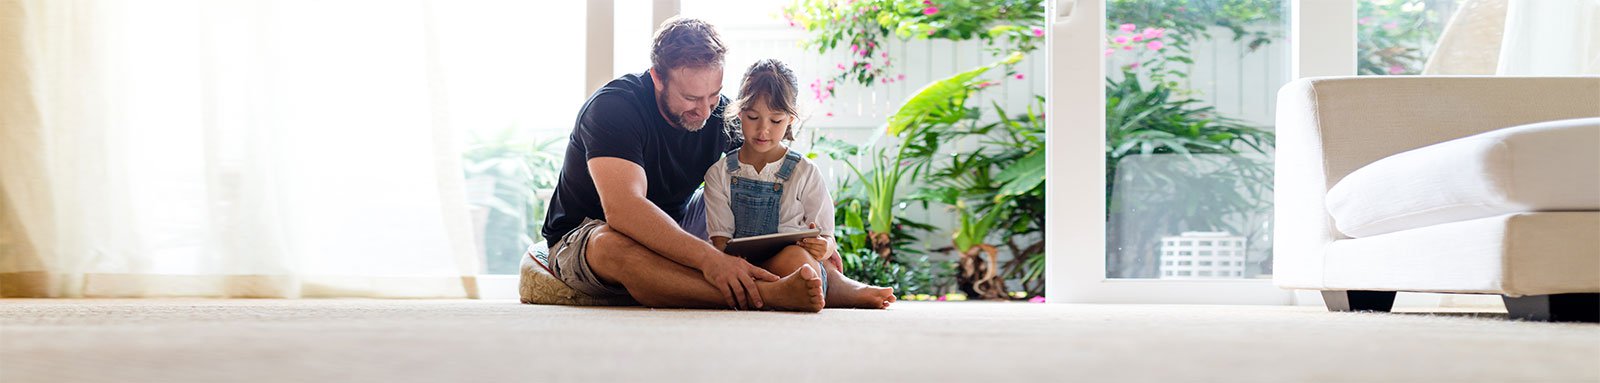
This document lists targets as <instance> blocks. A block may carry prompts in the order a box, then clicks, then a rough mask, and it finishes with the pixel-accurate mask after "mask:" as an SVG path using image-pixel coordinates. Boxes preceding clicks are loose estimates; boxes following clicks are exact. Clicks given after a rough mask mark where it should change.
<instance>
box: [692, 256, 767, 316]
mask: <svg viewBox="0 0 1600 383" xmlns="http://www.w3.org/2000/svg"><path fill="white" fill-rule="evenodd" d="M700 273H701V274H704V275H705V278H706V282H711V286H713V287H716V288H717V289H718V290H722V297H723V298H724V299H726V300H727V301H728V307H730V308H742V309H759V308H761V307H762V306H764V304H763V303H762V302H761V293H760V292H759V291H758V290H756V280H762V281H767V282H773V281H777V280H778V276H777V275H773V274H772V273H769V272H767V271H766V270H762V269H761V268H760V267H756V266H755V265H751V264H750V262H746V261H745V260H744V258H739V257H735V256H732V255H727V254H717V255H713V256H711V257H709V258H708V260H707V261H706V263H705V264H704V265H701V267H700Z"/></svg>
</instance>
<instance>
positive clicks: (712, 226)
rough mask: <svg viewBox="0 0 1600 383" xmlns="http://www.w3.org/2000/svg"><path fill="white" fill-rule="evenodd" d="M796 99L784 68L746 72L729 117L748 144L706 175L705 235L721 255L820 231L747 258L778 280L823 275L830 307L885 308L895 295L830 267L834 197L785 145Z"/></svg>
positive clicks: (737, 136)
mask: <svg viewBox="0 0 1600 383" xmlns="http://www.w3.org/2000/svg"><path fill="white" fill-rule="evenodd" d="M798 98H799V89H798V81H796V80H795V76H794V72H793V71H791V70H789V67H788V66H785V65H784V64H783V63H782V62H779V61H777V60H771V59H767V60H761V61H757V62H756V63H755V64H754V65H751V66H750V69H749V70H748V71H746V72H745V74H744V83H743V84H742V85H740V87H739V98H738V99H737V100H735V101H734V102H733V103H731V104H729V105H728V107H727V109H726V113H727V115H726V116H725V117H724V119H725V121H727V123H726V126H728V134H729V135H731V136H732V137H733V138H734V140H735V141H740V140H742V141H743V142H744V145H743V146H742V147H741V148H739V149H736V150H734V151H733V152H730V153H728V156H727V158H725V159H724V160H723V161H721V162H719V163H717V164H716V165H712V166H711V169H710V170H708V171H706V177H705V180H706V185H705V204H706V227H707V229H708V230H707V234H710V236H711V242H712V244H713V245H715V246H716V247H717V249H718V250H721V249H724V248H726V247H727V245H728V240H729V239H731V238H741V237H748V236H756V235H764V234H772V233H785V232H795V231H804V230H808V229H812V228H815V229H820V230H821V231H822V235H820V236H817V237H815V238H806V239H804V240H802V241H800V242H798V243H795V244H794V245H790V246H789V247H787V248H784V249H783V251H781V252H779V253H778V254H775V255H773V256H771V257H768V258H765V259H748V260H749V261H750V263H751V264H754V265H756V266H760V267H761V268H763V269H766V270H767V271H771V272H772V273H773V274H777V275H789V274H790V273H793V272H795V271H796V270H799V269H800V268H803V267H811V268H816V269H817V270H821V271H822V272H821V275H822V280H823V299H824V302H825V307H854V308H871V309H882V308H887V307H889V304H890V303H893V302H894V300H895V298H894V290H893V289H890V288H884V287H875V286H869V285H866V284H863V283H861V282H857V281H854V280H851V279H849V278H847V277H845V276H844V274H841V273H840V272H839V268H838V266H837V264H838V262H827V260H828V258H829V257H836V256H837V255H836V246H835V245H834V241H833V198H832V197H830V196H829V195H828V186H827V184H826V183H825V182H823V179H822V174H821V173H820V172H818V171H817V167H816V165H814V164H812V163H811V161H809V160H807V159H805V157H804V156H801V155H800V154H799V153H795V152H794V151H791V150H789V149H788V148H787V147H785V146H784V145H783V142H784V141H794V130H795V123H796V120H797V119H798V118H799V112H798V108H797V107H796V104H797V103H798Z"/></svg>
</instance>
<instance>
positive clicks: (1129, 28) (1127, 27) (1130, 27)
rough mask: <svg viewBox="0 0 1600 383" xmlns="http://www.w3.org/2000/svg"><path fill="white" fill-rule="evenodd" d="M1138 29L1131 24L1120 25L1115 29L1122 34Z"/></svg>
mask: <svg viewBox="0 0 1600 383" xmlns="http://www.w3.org/2000/svg"><path fill="white" fill-rule="evenodd" d="M1138 28H1139V27H1136V26H1134V25H1133V24H1122V25H1120V26H1117V29H1118V30H1121V31H1123V32H1133V30H1135V29H1138Z"/></svg>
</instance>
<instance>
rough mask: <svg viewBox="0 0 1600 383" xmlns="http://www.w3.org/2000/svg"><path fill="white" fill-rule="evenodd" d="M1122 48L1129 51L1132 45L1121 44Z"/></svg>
mask: <svg viewBox="0 0 1600 383" xmlns="http://www.w3.org/2000/svg"><path fill="white" fill-rule="evenodd" d="M1122 50H1125V51H1131V50H1133V46H1132V45H1123V46H1122Z"/></svg>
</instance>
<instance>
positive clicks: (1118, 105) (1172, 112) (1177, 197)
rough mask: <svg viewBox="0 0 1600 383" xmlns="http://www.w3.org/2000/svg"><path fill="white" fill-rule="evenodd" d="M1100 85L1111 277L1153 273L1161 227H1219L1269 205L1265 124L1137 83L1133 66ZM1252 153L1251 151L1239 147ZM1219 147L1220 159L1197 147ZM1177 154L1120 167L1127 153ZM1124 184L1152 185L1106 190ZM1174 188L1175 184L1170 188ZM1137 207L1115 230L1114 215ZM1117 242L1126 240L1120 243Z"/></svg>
mask: <svg viewBox="0 0 1600 383" xmlns="http://www.w3.org/2000/svg"><path fill="white" fill-rule="evenodd" d="M1106 81H1107V85H1106V138H1107V143H1106V203H1107V207H1106V212H1107V219H1108V220H1110V221H1111V222H1112V225H1111V227H1112V228H1113V229H1112V230H1108V231H1107V243H1108V244H1110V245H1111V246H1108V247H1107V252H1110V253H1112V254H1113V255H1118V254H1120V256H1111V257H1108V262H1109V263H1108V265H1107V267H1108V270H1110V271H1111V272H1112V273H1113V274H1114V275H1115V276H1117V277H1152V276H1154V271H1155V262H1154V261H1153V260H1150V259H1145V258H1144V256H1145V255H1148V254H1154V253H1155V251H1154V249H1153V246H1155V243H1156V242H1157V240H1158V238H1159V236H1161V235H1171V234H1176V233H1177V232H1179V231H1192V230H1218V229H1226V230H1230V231H1232V232H1235V233H1242V232H1244V231H1245V230H1244V229H1243V228H1239V227H1236V225H1231V224H1230V220H1231V221H1239V220H1240V219H1241V217H1248V216H1250V215H1252V214H1259V213H1261V211H1262V209H1266V208H1270V205H1269V204H1268V202H1269V200H1270V196H1269V194H1268V193H1270V190H1271V177H1272V167H1271V162H1270V161H1267V160H1265V156H1266V155H1268V154H1270V152H1271V147H1272V144H1273V140H1274V138H1273V134H1272V133H1271V132H1268V131H1265V130H1262V129H1260V128H1256V127H1253V126H1249V125H1247V124H1245V123H1242V122H1240V121H1238V120H1234V119H1231V118H1227V117H1224V116H1220V115H1218V114H1217V113H1216V111H1215V109H1214V108H1212V107H1210V106H1206V105H1203V104H1201V103H1200V102H1199V101H1197V100H1194V99H1187V98H1181V97H1179V96H1177V94H1176V93H1177V92H1176V91H1175V90H1174V89H1172V88H1171V87H1170V85H1169V84H1167V83H1163V82H1154V83H1152V84H1150V85H1149V86H1148V87H1146V86H1144V85H1143V84H1142V83H1141V81H1140V79H1139V76H1138V75H1136V74H1135V73H1124V75H1123V76H1122V79H1120V80H1118V79H1107V80H1106ZM1246 153H1253V154H1255V155H1257V156H1255V157H1252V156H1244V155H1241V154H1246ZM1210 154H1224V155H1229V156H1223V157H1221V158H1222V159H1217V158H1214V157H1204V156H1203V155H1210ZM1161 155H1180V156H1184V157H1183V158H1184V159H1186V161H1180V162H1176V163H1173V164H1170V165H1166V166H1165V167H1163V168H1161V169H1159V170H1156V171H1147V172H1138V173H1130V174H1123V173H1120V172H1119V167H1121V166H1125V164H1126V163H1128V162H1127V161H1130V160H1135V159H1138V160H1144V159H1153V158H1154V157H1153V156H1161ZM1118 183H1128V184H1127V185H1123V190H1157V191H1160V192H1152V193H1139V194H1136V195H1132V196H1123V197H1124V198H1122V199H1121V201H1126V202H1125V203H1126V205H1123V204H1118V201H1119V200H1118V199H1115V198H1113V197H1114V195H1113V192H1114V191H1116V189H1117V186H1118ZM1174 190H1181V191H1182V192H1178V193H1175V192H1172V191H1174ZM1134 214H1137V217H1138V218H1137V222H1138V225H1133V227H1134V228H1133V229H1131V230H1118V229H1116V228H1117V227H1119V222H1120V221H1121V220H1125V219H1132V218H1129V217H1132V216H1134ZM1119 244H1129V245H1128V247H1124V248H1119V247H1117V245H1119Z"/></svg>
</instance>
